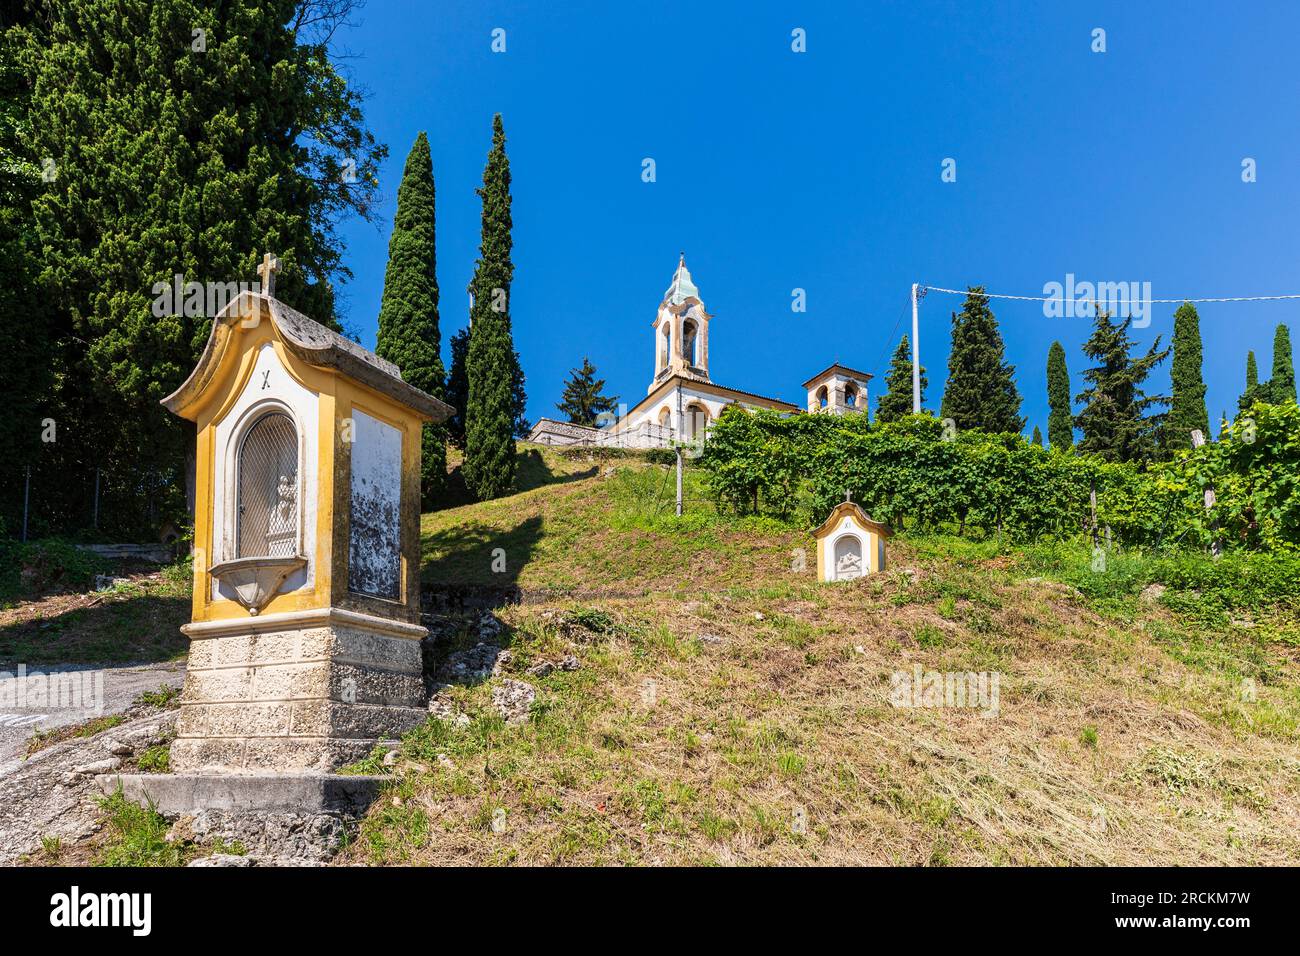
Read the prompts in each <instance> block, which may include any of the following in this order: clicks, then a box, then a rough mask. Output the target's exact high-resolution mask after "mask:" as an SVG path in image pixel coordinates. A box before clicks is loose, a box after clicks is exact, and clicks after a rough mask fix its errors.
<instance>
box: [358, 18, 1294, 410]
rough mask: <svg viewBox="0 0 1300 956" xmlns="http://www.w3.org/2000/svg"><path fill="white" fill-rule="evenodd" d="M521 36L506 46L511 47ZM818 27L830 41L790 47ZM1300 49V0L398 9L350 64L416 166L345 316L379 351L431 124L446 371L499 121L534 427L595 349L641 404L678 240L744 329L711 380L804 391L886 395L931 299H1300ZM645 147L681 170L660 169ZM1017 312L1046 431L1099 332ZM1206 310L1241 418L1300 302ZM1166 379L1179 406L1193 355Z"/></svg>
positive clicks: (1024, 376)
mask: <svg viewBox="0 0 1300 956" xmlns="http://www.w3.org/2000/svg"><path fill="white" fill-rule="evenodd" d="M498 27H499V28H502V29H504V30H505V31H506V52H505V53H493V52H492V51H491V48H490V44H491V33H492V30H493V29H494V28H498ZM1097 27H1100V28H1103V29H1104V30H1105V31H1106V47H1107V49H1106V52H1105V53H1094V52H1092V49H1091V47H1092V42H1093V40H1092V31H1093V30H1094V28H1097ZM795 28H802V29H804V30H805V31H806V36H807V52H806V53H802V54H796V53H794V52H792V50H791V31H792V30H793V29H795ZM1297 30H1300V7H1297V6H1296V5H1294V4H1292V5H1290V9H1288V5H1287V4H1283V3H1250V4H1239V3H1227V2H1223V3H1197V2H1191V3H1188V2H1179V3H1142V4H1132V3H1050V4H1029V3H1023V4H1021V3H1016V4H1010V3H1005V4H996V5H990V4H976V3H958V2H952V3H920V2H917V3H906V4H904V3H890V4H881V3H854V4H849V3H842V4H829V3H826V4H808V3H794V2H784V3H765V2H757V0H756V2H747V3H734V4H733V3H717V4H714V3H700V2H697V3H676V2H656V3H653V4H630V3H629V4H622V3H619V4H614V3H609V4H604V3H557V2H550V3H545V2H518V0H516V2H510V3H484V2H451V0H440V2H438V3H436V4H434V3H404V2H398V0H370V3H369V5H368V6H366V7H365V8H363V9H362V10H361V12H360V13H359V14H358V16H357V17H356V26H355V27H353V28H352V29H348V30H346V31H344V32H343V33H342V34H341V35H340V36H339V37H338V44H339V46H341V47H343V48H346V50H347V51H349V52H350V53H351V54H352V55H351V56H350V58H349V59H347V60H346V69H347V70H348V71H349V73H350V74H351V76H352V77H353V79H354V80H355V81H356V82H357V83H359V84H360V85H361V86H362V87H363V88H364V89H365V90H366V91H367V93H368V98H367V101H366V115H367V119H368V122H369V124H370V126H371V128H372V129H373V131H374V132H375V134H376V136H377V137H378V138H379V139H380V140H381V141H383V142H385V143H387V144H388V145H389V148H390V150H391V154H392V155H391V156H390V158H389V160H388V162H387V164H386V165H385V167H384V169H383V170H382V173H381V188H382V191H383V193H384V196H385V204H384V206H383V208H382V209H381V211H380V214H379V218H378V220H377V222H376V223H374V224H369V223H365V222H360V221H355V220H353V221H349V222H347V223H345V224H344V226H343V228H342V235H343V237H344V239H345V241H346V243H347V255H346V261H347V263H348V265H349V267H350V268H351V269H352V270H353V272H354V274H355V279H354V280H353V281H352V282H350V283H348V284H347V285H345V286H344V287H343V289H342V292H341V297H340V306H341V310H342V312H343V317H344V320H345V322H346V324H347V325H348V326H349V327H350V328H352V329H353V330H354V331H356V332H357V333H358V334H359V335H360V336H361V339H362V341H363V343H365V344H366V345H368V346H373V344H374V337H375V330H376V323H377V317H378V312H379V301H380V295H381V293H382V289H383V275H384V266H385V262H386V257H387V242H388V235H389V231H390V229H391V226H392V213H393V205H394V203H395V199H396V193H397V185H398V182H399V180H400V177H401V171H402V164H403V162H404V161H405V158H406V153H407V151H408V150H409V148H410V145H411V142H412V140H413V139H414V137H415V135H416V134H417V133H418V132H419V131H420V130H425V131H427V133H428V136H429V142H430V146H431V149H432V152H433V163H434V176H435V180H436V185H437V190H438V197H437V198H438V208H437V215H438V279H439V283H440V286H441V290H442V307H441V321H442V332H443V338H444V357H446V352H447V349H446V342H447V340H449V339H450V336H451V333H452V332H453V331H454V330H456V329H457V328H460V327H462V326H463V325H464V324H465V322H466V318H467V311H468V296H467V294H466V292H465V289H466V286H467V285H468V283H469V279H470V276H471V274H472V272H473V266H474V260H475V258H476V256H477V245H478V235H479V202H478V198H477V197H476V196H475V194H474V188H475V187H476V186H477V185H478V184H479V182H480V180H481V176H482V169H483V164H484V161H485V158H486V154H487V150H488V147H489V145H490V137H491V120H492V114H493V113H494V112H500V113H501V114H502V115H503V118H504V121H505V127H506V134H507V137H508V146H507V149H508V152H509V156H510V162H511V171H512V174H513V177H514V186H513V192H514V207H513V211H514V224H515V227H514V260H515V282H514V287H513V290H512V296H511V313H512V319H513V323H514V334H515V343H516V347H517V348H518V349H519V351H520V353H521V355H522V359H523V364H524V371H525V373H526V375H527V378H528V394H529V409H528V411H529V416H530V417H531V418H533V419H536V418H537V417H538V416H541V415H553V414H555V412H554V403H555V402H556V401H557V400H558V398H559V393H560V389H561V384H562V381H563V379H564V377H565V375H566V373H567V371H568V369H569V368H571V367H572V366H574V365H578V364H580V363H581V361H582V358H583V356H588V357H590V359H591V360H592V362H593V363H595V365H596V367H597V368H598V369H599V371H600V374H601V375H602V376H603V377H604V378H606V379H607V382H608V389H607V390H608V391H609V392H611V393H615V394H618V395H619V396H620V397H621V398H622V399H623V400H625V401H626V402H627V403H628V405H629V406H630V405H632V404H634V403H635V402H636V401H638V400H639V399H640V398H642V397H644V395H645V390H646V387H647V385H648V384H649V381H650V377H651V375H652V373H653V368H654V366H653V362H654V355H653V351H652V343H653V340H652V333H651V330H650V323H651V321H652V320H653V319H654V315H655V309H656V306H657V305H658V303H659V301H660V298H661V296H662V294H663V291H664V289H665V288H666V287H667V286H668V283H669V280H670V278H671V276H672V272H673V268H674V267H675V265H676V262H677V255H678V252H679V251H681V250H684V251H685V253H686V259H687V264H688V266H689V267H690V269H691V271H692V273H693V275H694V278H695V281H696V283H697V284H698V285H699V287H700V293H701V298H702V299H703V300H704V303H705V305H706V307H707V308H708V309H709V311H710V312H711V313H713V314H714V316H715V318H714V320H713V323H712V326H711V335H710V349H709V351H710V366H711V368H710V371H711V373H712V377H713V378H714V380H715V381H717V382H719V383H721V384H724V385H730V386H734V387H739V388H743V389H746V390H749V391H754V392H758V393H760V394H765V395H771V396H773V397H777V398H783V399H786V400H788V401H792V402H796V403H802V402H803V400H804V395H803V392H802V390H801V389H800V387H799V386H800V383H801V382H803V381H804V380H805V379H806V378H808V377H809V376H810V375H812V374H813V373H815V372H817V371H819V370H820V369H822V368H823V367H825V366H826V365H828V364H830V363H831V362H832V361H840V362H843V363H844V364H847V365H850V366H853V367H855V368H861V369H863V370H865V371H869V372H873V373H876V375H877V380H876V381H875V382H873V385H880V384H881V383H880V378H881V377H882V376H883V372H884V370H885V368H886V365H887V363H888V358H889V355H890V353H891V352H892V351H893V348H894V346H895V345H896V344H897V340H898V336H899V335H900V334H901V333H902V332H904V331H906V330H907V326H908V325H909V324H910V315H908V314H907V303H908V290H909V287H910V284H911V283H912V282H914V281H915V282H921V283H923V284H930V285H936V286H946V287H950V288H964V287H965V286H966V285H968V284H975V283H982V284H983V285H984V286H985V287H986V288H987V289H988V290H989V291H992V292H1005V293H1015V294H1023V295H1041V294H1042V291H1043V287H1044V284H1045V283H1047V282H1051V281H1057V282H1064V281H1065V277H1066V275H1067V273H1073V274H1074V275H1075V276H1076V277H1077V278H1078V279H1079V280H1088V281H1107V282H1117V281H1137V282H1144V281H1145V282H1150V283H1151V294H1152V295H1153V296H1154V297H1156V298H1172V297H1175V296H1193V297H1200V296H1228V295H1256V294H1281V293H1294V292H1300V275H1297V270H1296V252H1297V244H1296V235H1297V222H1296V215H1295V214H1296V210H1297V209H1300V175H1298V173H1300V123H1297V121H1296V111H1295V106H1296V104H1297V103H1298V102H1300V95H1298V94H1300V71H1297V70H1296V69H1295V55H1294V37H1295V35H1296V32H1297ZM646 157H651V158H653V159H654V160H655V164H656V174H657V181H656V182H653V183H645V182H643V181H642V178H641V170H642V160H643V159H645V158H646ZM1247 157H1249V158H1252V159H1254V160H1255V161H1256V164H1257V181H1256V182H1254V183H1243V182H1242V176H1241V173H1242V165H1241V164H1242V160H1243V159H1244V158H1247ZM946 158H952V159H955V160H956V163H957V181H956V182H954V183H945V182H943V181H942V179H941V164H942V162H943V160H944V159H946ZM795 288H802V289H804V290H806V297H807V311H806V312H804V313H796V312H793V311H792V310H791V292H792V290H793V289H795ZM957 308H960V299H958V298H956V297H953V296H946V295H939V294H931V295H930V296H929V297H928V298H926V299H925V300H924V301H923V302H922V306H921V354H922V360H923V362H924V364H925V365H926V366H927V368H928V370H929V375H930V383H931V388H930V392H929V394H928V395H927V400H928V404H930V405H931V406H935V407H937V404H938V400H939V397H940V389H941V385H942V381H943V378H944V374H945V371H946V364H947V353H948V339H949V324H950V313H951V311H952V310H954V309H957ZM1174 308H1175V306H1172V305H1165V306H1161V305H1157V306H1153V307H1152V317H1151V318H1152V321H1151V324H1150V327H1149V328H1147V329H1144V330H1140V331H1137V332H1136V333H1135V335H1136V337H1137V338H1138V340H1139V341H1140V342H1141V343H1143V345H1144V346H1145V345H1146V344H1148V343H1149V342H1151V341H1152V340H1154V338H1155V336H1156V335H1163V337H1164V341H1166V342H1167V341H1168V339H1169V336H1170V332H1171V329H1172V316H1173V310H1174ZM994 311H995V312H996V314H997V316H998V319H999V322H1000V324H1001V328H1002V332H1003V336H1004V338H1005V340H1006V344H1007V356H1008V360H1009V361H1010V362H1012V363H1013V364H1014V365H1015V366H1016V370H1017V371H1016V377H1017V382H1018V384H1019V387H1020V390H1021V394H1022V395H1023V396H1024V399H1025V402H1024V406H1023V414H1025V415H1026V416H1028V418H1029V423H1028V425H1027V426H1026V430H1027V431H1028V430H1029V429H1032V427H1033V426H1034V425H1035V424H1037V425H1039V426H1040V427H1042V428H1043V430H1044V432H1045V431H1046V419H1047V409H1046V402H1047V399H1046V386H1045V371H1044V369H1045V364H1046V356H1047V349H1048V346H1049V345H1050V344H1051V342H1052V340H1053V339H1060V340H1061V342H1062V343H1063V344H1064V345H1065V348H1066V354H1067V361H1068V364H1069V368H1070V373H1071V385H1072V388H1073V391H1074V392H1075V393H1077V392H1079V391H1080V390H1081V389H1082V387H1083V385H1082V381H1081V377H1080V374H1079V373H1080V371H1081V370H1082V368H1083V367H1084V363H1085V359H1084V357H1083V355H1082V354H1081V352H1080V351H1079V346H1080V345H1081V344H1082V342H1083V341H1084V340H1085V339H1086V338H1087V335H1088V329H1089V322H1088V321H1087V320H1086V319H1049V318H1045V317H1044V315H1043V309H1042V306H1041V305H1038V304H1035V303H1009V302H999V303H994ZM1200 311H1201V319H1202V322H1201V330H1202V336H1203V339H1204V343H1205V367H1204V374H1205V378H1206V382H1207V384H1208V386H1209V394H1208V397H1207V403H1208V406H1209V410H1210V416H1211V419H1212V420H1214V421H1217V418H1218V415H1219V413H1220V411H1222V410H1225V409H1226V410H1228V411H1230V412H1231V411H1232V410H1233V409H1234V408H1235V403H1236V398H1237V395H1238V394H1239V393H1240V391H1241V390H1242V387H1243V385H1244V367H1245V356H1246V350H1247V349H1254V350H1255V352H1256V355H1257V357H1258V359H1259V362H1260V367H1261V373H1262V374H1263V375H1264V377H1267V374H1268V368H1269V365H1270V363H1271V355H1272V339H1273V328H1274V326H1275V325H1276V324H1277V323H1278V322H1286V323H1287V324H1288V325H1290V326H1291V327H1292V329H1293V338H1300V302H1268V303H1248V304H1215V305H1204V306H1201V307H1200ZM900 317H902V322H901V323H900V324H898V325H897V328H896V322H898V320H899V319H900ZM891 333H892V334H891ZM1151 384H1152V386H1153V387H1154V388H1156V389H1159V390H1162V391H1163V390H1166V389H1167V388H1168V363H1166V364H1165V366H1163V367H1162V369H1161V370H1160V371H1158V372H1157V373H1156V375H1155V376H1154V377H1153V379H1152V383H1151ZM879 391H880V390H879V389H877V390H876V394H879ZM874 404H875V401H874V396H873V401H872V405H873V407H874Z"/></svg>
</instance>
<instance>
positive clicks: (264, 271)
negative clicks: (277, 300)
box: [257, 252, 280, 296]
mask: <svg viewBox="0 0 1300 956" xmlns="http://www.w3.org/2000/svg"><path fill="white" fill-rule="evenodd" d="M279 271H280V260H279V259H277V258H276V257H275V255H274V254H273V253H270V252H268V253H267V254H266V255H264V256H262V264H261V265H260V266H258V267H257V274H258V275H259V276H261V277H262V295H266V296H274V295H275V274H276V273H277V272H279Z"/></svg>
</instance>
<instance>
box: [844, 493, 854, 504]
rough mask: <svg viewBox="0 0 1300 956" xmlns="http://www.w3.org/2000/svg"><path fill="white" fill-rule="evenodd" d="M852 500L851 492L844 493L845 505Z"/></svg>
mask: <svg viewBox="0 0 1300 956" xmlns="http://www.w3.org/2000/svg"><path fill="white" fill-rule="evenodd" d="M852 500H853V492H851V491H846V492H844V502H845V503H846V504H847V503H848V502H850V501H852Z"/></svg>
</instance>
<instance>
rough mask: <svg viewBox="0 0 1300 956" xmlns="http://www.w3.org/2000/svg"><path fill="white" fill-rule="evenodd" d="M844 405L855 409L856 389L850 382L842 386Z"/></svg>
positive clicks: (856, 400) (856, 402)
mask: <svg viewBox="0 0 1300 956" xmlns="http://www.w3.org/2000/svg"><path fill="white" fill-rule="evenodd" d="M844 404H845V405H847V406H848V407H849V408H856V407H857V404H858V387H857V386H856V385H854V384H853V383H852V382H850V383H849V384H847V385H845V386H844Z"/></svg>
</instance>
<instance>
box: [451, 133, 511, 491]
mask: <svg viewBox="0 0 1300 956" xmlns="http://www.w3.org/2000/svg"><path fill="white" fill-rule="evenodd" d="M478 194H479V196H480V197H481V198H482V200H483V228H482V240H481V242H480V244H479V258H478V263H477V265H476V267H475V269H474V278H473V280H472V282H471V283H470V291H471V292H472V293H473V296H474V305H473V307H472V310H471V313H470V315H471V320H470V321H471V327H470V336H469V352H468V354H467V355H466V361H465V369H466V378H467V380H468V382H469V400H468V402H467V403H466V405H465V465H464V473H465V483H466V485H467V486H468V487H469V489H470V491H471V492H472V493H473V494H474V495H475V497H477V498H479V499H481V500H482V499H488V498H496V497H499V496H501V495H503V494H505V493H506V492H508V491H509V490H510V487H511V486H512V485H513V484H514V478H515V436H514V426H515V422H516V407H517V401H516V395H515V387H516V382H517V381H518V372H517V368H518V364H517V362H516V355H515V350H514V345H513V343H512V341H511V335H510V312H509V309H510V282H511V280H512V279H513V277H514V264H513V263H512V262H511V259H510V250H511V238H510V229H511V218H510V161H509V159H507V158H506V133H505V127H504V126H503V124H502V122H501V114H500V113H498V114H497V115H496V116H495V117H493V119H492V149H491V151H490V152H489V153H488V161H487V167H486V168H485V169H484V170H483V185H482V187H481V188H480V189H479V190H478Z"/></svg>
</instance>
